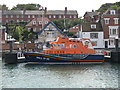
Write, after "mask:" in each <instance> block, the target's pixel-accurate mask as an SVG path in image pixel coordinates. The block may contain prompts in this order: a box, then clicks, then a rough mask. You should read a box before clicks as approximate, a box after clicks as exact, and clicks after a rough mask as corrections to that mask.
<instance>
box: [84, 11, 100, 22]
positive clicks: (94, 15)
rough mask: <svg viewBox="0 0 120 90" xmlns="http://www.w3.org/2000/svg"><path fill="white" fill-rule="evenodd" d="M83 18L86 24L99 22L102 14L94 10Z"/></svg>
mask: <svg viewBox="0 0 120 90" xmlns="http://www.w3.org/2000/svg"><path fill="white" fill-rule="evenodd" d="M83 17H84V20H85V21H86V22H98V21H99V20H100V17H101V13H100V12H96V11H94V10H92V12H85V14H84V15H83Z"/></svg>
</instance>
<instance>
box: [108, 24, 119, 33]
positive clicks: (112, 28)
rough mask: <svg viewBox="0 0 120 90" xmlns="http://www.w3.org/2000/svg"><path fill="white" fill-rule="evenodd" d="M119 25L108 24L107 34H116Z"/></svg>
mask: <svg viewBox="0 0 120 90" xmlns="http://www.w3.org/2000/svg"><path fill="white" fill-rule="evenodd" d="M118 28H119V26H109V35H118Z"/></svg>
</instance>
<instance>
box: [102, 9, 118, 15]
mask: <svg viewBox="0 0 120 90" xmlns="http://www.w3.org/2000/svg"><path fill="white" fill-rule="evenodd" d="M119 9H120V7H118V8H117V9H114V8H108V9H107V10H106V11H105V12H104V13H103V15H105V14H110V10H115V11H116V14H118V13H119V12H118V10H119Z"/></svg>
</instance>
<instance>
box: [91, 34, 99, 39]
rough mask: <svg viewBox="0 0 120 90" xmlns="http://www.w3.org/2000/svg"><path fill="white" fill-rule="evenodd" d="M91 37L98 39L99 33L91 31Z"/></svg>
mask: <svg viewBox="0 0 120 90" xmlns="http://www.w3.org/2000/svg"><path fill="white" fill-rule="evenodd" d="M90 38H91V39H97V38H98V33H90Z"/></svg>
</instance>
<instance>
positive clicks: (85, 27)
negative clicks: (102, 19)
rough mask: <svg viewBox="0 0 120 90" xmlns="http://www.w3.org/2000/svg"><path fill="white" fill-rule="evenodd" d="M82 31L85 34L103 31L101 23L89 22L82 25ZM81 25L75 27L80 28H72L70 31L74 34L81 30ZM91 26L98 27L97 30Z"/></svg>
mask: <svg viewBox="0 0 120 90" xmlns="http://www.w3.org/2000/svg"><path fill="white" fill-rule="evenodd" d="M81 25H82V31H83V32H91V31H96V32H97V31H103V29H102V25H101V23H96V22H87V23H82V24H81ZM81 25H75V26H74V27H78V28H73V27H72V28H70V29H69V31H72V32H77V31H78V30H79V29H81V28H80V27H81ZM91 25H96V28H95V29H92V28H91Z"/></svg>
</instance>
